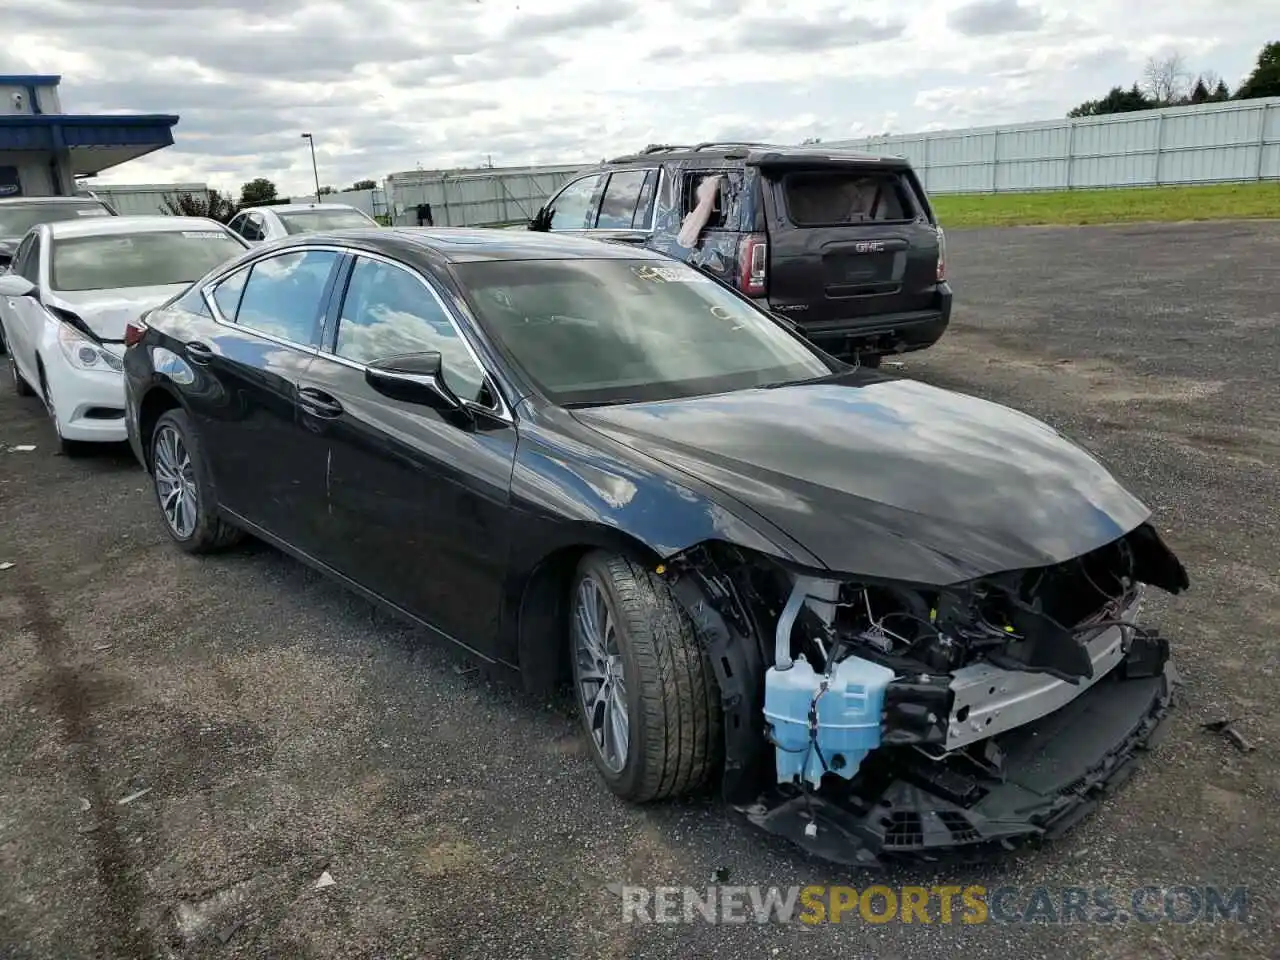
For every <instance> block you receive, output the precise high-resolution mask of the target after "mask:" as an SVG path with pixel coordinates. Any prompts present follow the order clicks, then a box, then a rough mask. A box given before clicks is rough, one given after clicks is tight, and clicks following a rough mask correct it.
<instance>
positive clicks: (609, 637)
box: [572, 574, 631, 773]
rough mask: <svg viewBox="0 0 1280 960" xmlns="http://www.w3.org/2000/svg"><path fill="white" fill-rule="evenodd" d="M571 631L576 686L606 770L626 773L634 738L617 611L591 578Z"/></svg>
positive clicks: (581, 588) (577, 605) (580, 587)
mask: <svg viewBox="0 0 1280 960" xmlns="http://www.w3.org/2000/svg"><path fill="white" fill-rule="evenodd" d="M572 632H573V674H574V685H575V686H576V687H577V690H578V697H579V699H580V700H581V703H582V709H583V713H585V714H586V717H587V725H588V728H589V730H590V732H591V739H592V742H593V743H594V744H595V748H596V750H597V751H598V752H599V754H600V758H601V760H603V761H604V764H605V766H606V767H608V768H609V769H610V770H612V771H613V772H614V773H618V772H621V770H622V768H623V767H625V766H626V764H627V751H628V749H629V747H630V740H631V722H630V715H629V714H628V712H627V687H626V675H625V670H624V669H623V662H622V655H621V653H620V652H619V650H618V633H617V625H616V623H615V621H614V615H613V609H612V607H611V605H610V603H609V599H608V597H607V595H606V593H605V590H604V588H603V587H602V586H601V585H600V584H599V583H598V582H597V581H596V579H595V577H594V576H592V575H591V574H588V575H586V576H584V577H583V578H582V580H581V582H580V583H579V585H578V591H577V595H576V597H575V598H574V605H573V628H572Z"/></svg>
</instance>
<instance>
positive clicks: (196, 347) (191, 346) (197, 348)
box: [187, 340, 213, 363]
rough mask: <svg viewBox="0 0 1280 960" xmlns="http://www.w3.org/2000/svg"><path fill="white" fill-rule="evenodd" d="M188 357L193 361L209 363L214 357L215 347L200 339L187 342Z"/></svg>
mask: <svg viewBox="0 0 1280 960" xmlns="http://www.w3.org/2000/svg"><path fill="white" fill-rule="evenodd" d="M187 359H188V360H190V361H191V362H192V363H208V362H209V361H210V360H212V359H213V349H212V348H211V347H210V346H209V345H208V344H206V343H201V342H200V341H199V340H192V341H191V342H190V343H188V344H187Z"/></svg>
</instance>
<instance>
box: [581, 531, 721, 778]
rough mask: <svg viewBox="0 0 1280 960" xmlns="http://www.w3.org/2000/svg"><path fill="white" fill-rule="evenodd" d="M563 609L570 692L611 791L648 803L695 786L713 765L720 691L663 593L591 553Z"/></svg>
mask: <svg viewBox="0 0 1280 960" xmlns="http://www.w3.org/2000/svg"><path fill="white" fill-rule="evenodd" d="M569 609H570V615H571V618H572V619H571V623H570V630H569V633H570V656H571V662H572V667H573V686H574V695H575V699H576V700H577V703H578V709H579V712H580V714H581V716H582V723H583V727H584V729H585V730H586V733H587V737H588V739H589V741H590V744H591V755H592V759H593V760H594V761H595V765H596V768H597V769H598V770H599V772H600V775H601V776H602V777H603V778H604V781H605V783H606V784H607V785H608V786H609V789H610V790H612V791H613V792H614V793H615V794H617V795H618V796H619V797H622V798H623V799H625V800H630V801H632V802H634V803H646V802H648V801H651V800H660V799H665V798H668V797H676V796H680V795H682V794H687V793H691V792H693V791H695V790H697V789H698V788H700V787H702V786H703V785H704V784H705V783H706V782H707V781H708V780H709V779H710V777H711V775H712V774H713V773H714V772H715V771H716V770H717V769H718V768H719V765H720V760H721V754H722V749H723V743H722V734H721V730H722V723H723V714H722V711H721V706H720V692H719V689H718V687H717V685H716V681H715V676H714V673H713V671H712V666H711V661H710V659H709V658H708V657H707V653H706V650H705V649H704V648H703V646H702V644H701V642H700V641H699V640H698V637H697V636H696V634H695V631H694V627H693V623H692V622H691V621H690V620H689V617H688V616H687V615H686V614H685V612H684V610H683V609H682V608H681V607H680V605H679V603H678V602H677V601H676V599H675V597H674V596H673V595H672V593H671V591H670V588H668V587H667V585H666V584H665V583H664V582H663V581H662V580H660V579H659V578H658V577H657V576H655V575H654V574H652V573H650V572H649V571H648V570H646V569H645V568H643V567H641V566H639V565H638V564H635V563H632V562H631V561H630V560H628V559H626V558H624V557H620V556H616V555H611V554H607V553H603V552H596V553H592V554H589V555H588V556H586V557H584V558H583V560H582V563H581V564H580V565H579V566H578V570H577V575H576V576H575V577H574V581H573V591H572V593H571V594H570V604H569Z"/></svg>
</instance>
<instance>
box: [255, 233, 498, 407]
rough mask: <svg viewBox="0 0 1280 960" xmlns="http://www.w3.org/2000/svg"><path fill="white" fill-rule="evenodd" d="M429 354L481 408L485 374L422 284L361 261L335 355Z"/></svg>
mask: <svg viewBox="0 0 1280 960" xmlns="http://www.w3.org/2000/svg"><path fill="white" fill-rule="evenodd" d="M252 286H253V285H252V283H250V289H252ZM426 351H435V352H438V353H439V354H440V359H441V362H442V364H443V367H444V379H445V382H446V383H447V384H448V385H449V388H450V389H451V390H453V392H454V393H456V394H457V395H458V396H459V397H461V398H462V399H464V400H472V401H474V402H477V403H479V402H482V400H481V397H482V395H483V394H484V393H485V375H484V370H482V369H481V368H480V367H479V366H478V365H477V364H476V362H475V360H473V359H472V358H471V354H470V353H469V352H468V351H467V347H466V343H465V342H464V341H463V339H462V335H461V334H460V333H458V330H457V328H456V327H454V325H453V324H452V323H451V322H450V320H449V317H448V315H447V314H446V313H445V311H444V308H443V307H441V305H440V302H439V301H438V300H437V299H436V298H435V296H433V295H432V293H431V291H430V290H428V289H427V287H426V285H425V284H424V283H423V282H422V280H421V279H419V278H418V277H416V276H414V275H413V274H412V273H410V272H409V271H408V270H405V269H403V268H402V267H397V266H394V265H392V264H389V263H383V262H382V261H381V260H369V259H366V258H365V257H357V258H356V263H355V267H354V268H353V269H352V271H351V280H350V282H349V283H348V284H347V293H346V296H345V297H344V298H343V301H342V311H341V313H340V314H339V317H338V340H337V344H336V345H335V347H334V353H336V354H337V355H338V356H340V357H343V358H344V359H347V360H352V361H355V362H356V363H369V362H370V361H373V360H385V359H387V358H388V357H395V356H400V355H402V354H406V353H423V352H426Z"/></svg>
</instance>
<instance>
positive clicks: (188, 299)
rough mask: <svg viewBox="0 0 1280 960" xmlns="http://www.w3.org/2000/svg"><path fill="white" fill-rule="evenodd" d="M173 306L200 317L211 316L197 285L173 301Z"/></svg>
mask: <svg viewBox="0 0 1280 960" xmlns="http://www.w3.org/2000/svg"><path fill="white" fill-rule="evenodd" d="M242 272H243V271H242ZM233 279H234V278H233ZM237 299H238V297H237ZM173 306H175V307H177V308H178V309H179V310H185V311H186V312H187V313H194V314H197V315H199V316H201V317H212V316H213V314H212V313H211V312H210V310H209V304H208V303H206V302H205V299H204V293H203V291H202V290H201V289H200V288H199V287H192V288H191V289H190V290H188V291H187V292H186V293H184V294H183V295H182V296H180V297H178V299H176V300H174V301H173ZM218 309H219V310H221V309H222V307H221V306H219V307H218Z"/></svg>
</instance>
